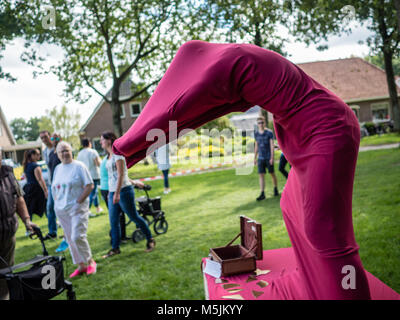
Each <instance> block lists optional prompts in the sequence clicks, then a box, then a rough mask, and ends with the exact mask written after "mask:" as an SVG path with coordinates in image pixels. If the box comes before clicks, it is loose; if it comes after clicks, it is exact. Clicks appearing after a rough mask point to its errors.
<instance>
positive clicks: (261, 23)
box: [202, 0, 287, 125]
mask: <svg viewBox="0 0 400 320" xmlns="http://www.w3.org/2000/svg"><path fill="white" fill-rule="evenodd" d="M204 8H205V9H203V10H202V12H206V17H207V18H206V19H205V21H207V22H208V23H214V24H215V25H216V26H217V27H218V28H220V29H222V30H225V36H222V39H223V40H225V41H229V42H238V41H239V42H242V41H246V42H250V43H253V44H255V45H257V46H259V47H262V48H266V49H269V50H273V51H276V52H278V53H280V54H282V55H284V56H285V55H286V53H285V52H284V49H283V48H284V44H285V42H286V41H287V40H286V39H282V38H281V37H280V36H278V34H277V26H278V25H279V24H285V23H286V22H287V15H286V11H285V7H284V6H282V4H281V3H280V1H277V0H264V1H261V0H252V1H241V0H212V1H205V4H204ZM261 114H262V115H263V116H264V117H265V120H266V122H267V125H268V112H267V111H266V110H265V109H261Z"/></svg>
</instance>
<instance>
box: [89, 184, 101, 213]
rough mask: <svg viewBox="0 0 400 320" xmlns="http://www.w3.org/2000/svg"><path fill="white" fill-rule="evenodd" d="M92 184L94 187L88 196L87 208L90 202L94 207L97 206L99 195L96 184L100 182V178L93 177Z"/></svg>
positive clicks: (90, 205)
mask: <svg viewBox="0 0 400 320" xmlns="http://www.w3.org/2000/svg"><path fill="white" fill-rule="evenodd" d="M93 184H94V188H93V190H92V192H91V193H90V196H89V208H91V207H92V204H94V206H95V207H98V206H99V195H98V192H97V186H98V185H99V184H100V179H94V180H93Z"/></svg>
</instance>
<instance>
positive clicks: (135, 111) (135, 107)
mask: <svg viewBox="0 0 400 320" xmlns="http://www.w3.org/2000/svg"><path fill="white" fill-rule="evenodd" d="M140 111H141V110H140V104H139V103H132V104H131V117H132V118H133V117H138V116H139V114H140Z"/></svg>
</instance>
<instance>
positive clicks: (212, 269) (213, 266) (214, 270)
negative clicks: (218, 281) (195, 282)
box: [204, 259, 221, 278]
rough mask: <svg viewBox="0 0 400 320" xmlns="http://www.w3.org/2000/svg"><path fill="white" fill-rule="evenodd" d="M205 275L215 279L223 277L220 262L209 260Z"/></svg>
mask: <svg viewBox="0 0 400 320" xmlns="http://www.w3.org/2000/svg"><path fill="white" fill-rule="evenodd" d="M204 273H207V274H209V275H210V276H212V277H214V278H219V277H220V276H221V264H220V263H219V262H216V261H213V260H210V259H207V262H206V268H205V269H204Z"/></svg>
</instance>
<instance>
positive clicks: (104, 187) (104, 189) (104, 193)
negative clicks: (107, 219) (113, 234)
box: [100, 156, 127, 242]
mask: <svg viewBox="0 0 400 320" xmlns="http://www.w3.org/2000/svg"><path fill="white" fill-rule="evenodd" d="M107 161H108V159H107V156H105V157H104V159H103V161H101V164H100V192H101V197H102V198H103V200H104V201H105V203H106V206H107V209H108V192H109V188H108V171H107ZM119 222H120V224H121V226H123V225H125V223H126V221H125V213H123V212H121V215H120V217H119ZM121 240H122V241H123V242H125V241H126V240H127V237H126V231H125V228H121Z"/></svg>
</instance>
